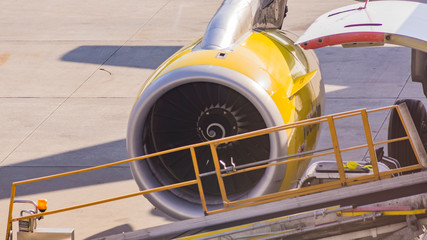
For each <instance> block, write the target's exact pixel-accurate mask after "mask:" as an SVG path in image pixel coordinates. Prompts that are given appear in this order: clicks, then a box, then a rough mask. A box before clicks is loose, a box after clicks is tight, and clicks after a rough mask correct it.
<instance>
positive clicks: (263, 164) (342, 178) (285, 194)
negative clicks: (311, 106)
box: [6, 106, 426, 240]
mask: <svg viewBox="0 0 427 240" xmlns="http://www.w3.org/2000/svg"><path fill="white" fill-rule="evenodd" d="M391 109H395V110H396V111H397V112H398V114H399V117H400V118H401V120H402V119H403V118H402V112H401V109H400V107H398V106H389V107H384V108H379V109H374V110H369V111H367V110H366V109H360V110H354V111H349V112H344V113H339V114H333V115H328V116H322V117H318V118H313V119H308V120H303V121H299V122H295V123H291V124H287V125H283V126H278V127H272V128H268V129H262V130H258V131H254V132H249V133H245V134H241V135H236V136H231V137H227V138H223V139H217V140H214V141H210V142H204V143H199V144H193V145H189V146H184V147H179V148H175V149H171V150H167V151H162V152H158V153H154V154H148V155H144V156H141V157H136V158H131V159H126V160H122V161H118V162H114V163H110V164H105V165H100V166H96V167H90V168H85V169H81V170H76V171H71V172H66V173H61V174H56V175H51V176H46V177H41V178H35V179H30V180H25V181H20V182H14V183H13V184H12V189H11V197H10V207H9V214H8V220H7V231H6V240H8V239H9V232H10V231H11V229H12V223H13V222H16V221H20V220H24V219H29V218H37V217H41V216H46V215H50V214H55V213H60V212H65V211H70V210H74V209H78V208H83V207H89V206H93V205H98V204H102V203H107V202H111V201H116V200H120V199H125V198H129V197H134V196H139V195H144V194H150V193H155V192H159V191H165V190H171V189H174V188H179V187H184V186H189V185H195V184H197V186H198V190H199V193H200V200H201V204H202V207H203V211H204V212H205V213H206V214H213V213H218V212H224V211H228V210H231V209H236V208H242V207H248V206H253V205H257V204H262V203H267V202H272V201H277V200H280V199H284V198H289V197H295V196H301V195H306V194H311V193H315V192H320V191H325V190H330V189H335V188H339V187H342V186H348V185H354V184H360V183H365V182H369V181H375V180H380V179H382V178H388V177H390V176H391V175H392V174H396V173H401V172H405V171H412V170H417V169H422V168H423V165H422V164H421V162H425V161H426V159H423V161H421V160H420V156H425V151H424V149H422V151H424V153H423V154H424V155H423V154H420V153H419V149H420V148H419V147H418V148H417V145H416V143H417V141H418V142H420V140H419V136H418V135H417V134H411V133H410V131H408V126H409V127H411V125H410V124H408V123H407V122H405V121H403V120H402V125H403V127H404V128H405V131H406V136H405V137H401V138H397V139H390V140H386V141H380V142H374V141H373V139H372V135H371V129H370V125H369V121H368V114H369V113H373V112H379V111H385V110H391ZM406 111H407V110H406ZM406 114H407V113H406ZM353 116H361V118H362V123H363V128H364V133H365V137H366V144H364V145H360V146H353V147H349V148H343V149H342V148H340V145H339V141H338V136H337V131H336V128H335V121H336V120H338V119H343V118H348V117H353ZM320 123H327V124H328V126H329V130H330V135H331V141H332V145H333V146H332V148H330V149H324V150H321V151H311V152H303V153H300V154H295V155H289V156H284V157H282V158H280V159H270V160H266V161H260V162H259V163H252V164H247V165H248V166H246V167H244V168H242V167H241V166H240V167H239V166H237V167H236V168H234V169H233V171H226V170H224V169H221V167H220V163H219V159H218V155H217V150H216V148H217V146H218V145H220V144H223V143H227V142H232V141H237V140H241V139H246V138H251V137H256V136H260V135H265V134H270V133H274V132H279V131H284V130H289V129H294V128H296V127H304V126H308V125H313V124H320ZM412 128H413V123H412ZM417 138H418V139H417ZM405 140H408V141H409V142H410V144H411V146H412V148H413V149H414V152H415V156H416V157H417V160H418V164H415V165H411V166H406V167H402V168H399V169H391V170H389V171H384V172H379V168H378V162H377V157H376V153H375V149H374V147H375V146H377V145H382V144H387V143H391V142H397V141H405ZM414 142H415V143H414ZM207 145H209V147H210V149H211V151H212V157H213V162H214V165H215V173H212V174H216V176H217V178H218V184H219V188H220V193H221V197H222V200H223V203H224V208H222V209H217V210H212V211H208V208H207V206H206V201H205V195H204V192H203V186H202V181H201V178H202V177H204V176H206V173H202V174H201V173H199V167H198V164H197V158H196V153H195V148H197V147H201V146H207ZM362 148H368V152H369V156H370V159H371V165H372V174H368V175H364V176H359V177H353V178H346V175H345V169H344V166H343V160H342V156H341V153H343V152H347V151H351V150H356V149H362ZM417 149H418V150H417ZM185 150H187V151H190V153H191V158H192V161H193V165H194V173H195V176H196V177H195V179H194V180H190V181H185V182H180V183H176V184H171V185H167V186H162V187H158V188H153V189H147V190H144V191H139V192H135V193H132V194H127V195H122V196H118V197H113V198H108V199H104V200H100V201H96V202H90V203H85V204H80V205H76V206H71V207H66V208H61V209H56V210H49V211H46V212H43V213H37V214H34V215H27V216H23V217H16V218H14V217H13V216H12V215H13V207H14V201H15V193H16V188H17V186H19V185H22V184H27V183H32V182H39V181H44V180H49V179H53V178H59V177H64V176H69V175H73V174H78V173H84V172H89V171H94V170H98V169H103V168H107V167H112V166H116V165H120V164H124V163H129V162H132V161H140V160H144V159H148V158H153V157H156V156H160V155H164V154H168V153H172V152H177V151H185ZM322 151H323V152H322ZM325 151H326V152H325ZM317 152H322V153H317ZM327 155H334V156H335V159H336V162H337V168H338V173H339V180H338V181H333V182H328V183H322V184H319V185H314V186H309V187H304V188H300V189H291V190H287V191H282V192H277V193H273V194H268V195H265V196H259V197H254V198H249V199H244V200H237V201H230V200H228V198H227V193H226V187H225V185H224V181H223V178H224V177H227V176H231V175H235V174H239V173H244V172H248V171H254V170H258V169H262V168H267V167H271V166H277V165H283V164H288V163H291V162H297V161H303V160H308V159H312V158H316V157H323V156H327Z"/></svg>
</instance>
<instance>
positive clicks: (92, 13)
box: [0, 0, 426, 239]
mask: <svg viewBox="0 0 427 240" xmlns="http://www.w3.org/2000/svg"><path fill="white" fill-rule="evenodd" d="M221 2H222V1H221V0H139V1H136V0H125V1H113V0H103V1H99V0H90V1H82V0H65V1H56V0H40V1H28V0H27V1H25V0H19V1H10V0H8V1H1V2H0V29H1V34H0V86H1V87H0V112H1V114H0V123H1V124H0V136H1V137H0V217H1V219H0V239H2V238H3V239H4V237H5V235H4V234H5V233H4V230H5V229H6V219H7V211H8V205H9V197H10V187H11V183H12V182H14V181H19V180H24V179H29V178H34V177H40V176H45V175H49V174H54V173H60V172H65V171H70V170H75V169H81V168H84V167H88V166H95V165H99V164H104V163H110V162H114V161H118V160H122V159H125V158H127V153H126V148H125V137H126V125H127V120H128V114H129V112H130V110H131V107H132V104H133V102H134V100H135V96H136V94H137V92H138V90H139V88H140V87H141V86H142V84H143V83H144V81H145V80H146V79H147V78H148V76H149V75H150V74H151V73H152V72H153V70H154V69H155V68H156V67H157V66H158V65H159V64H160V63H161V62H163V61H164V60H165V59H166V58H167V57H169V56H170V55H171V54H173V53H174V52H175V51H177V50H178V49H179V48H180V47H182V46H184V45H186V44H189V43H191V42H192V41H194V40H196V39H198V38H199V37H201V36H202V35H203V32H204V30H205V28H206V26H207V24H208V22H209V20H210V18H211V17H212V15H213V14H214V13H215V11H216V9H217V8H218V7H219V6H220V4H221ZM357 2H360V1H354V0H325V1H319V0H289V9H290V12H289V13H288V17H287V19H286V20H285V24H284V28H285V29H286V30H290V31H293V32H296V33H298V34H301V33H302V32H303V31H304V30H305V29H306V28H307V27H308V26H309V25H310V24H311V23H312V22H313V21H314V20H315V19H316V17H317V16H319V15H320V14H322V13H324V12H326V11H329V10H332V9H334V8H337V7H340V6H345V5H348V4H353V3H357ZM316 53H317V54H318V57H319V60H320V62H321V67H322V71H323V72H322V73H323V78H324V80H325V83H326V84H327V86H326V89H327V98H326V103H327V108H326V113H327V114H329V113H336V112H341V111H348V110H352V109H357V108H368V109H372V108H377V107H382V106H387V105H391V104H393V102H394V101H395V100H396V99H398V98H418V99H422V100H423V101H424V102H426V101H425V97H424V95H423V93H422V89H421V86H420V84H419V83H412V82H411V81H410V51H409V50H408V49H405V48H401V47H396V46H387V47H384V48H379V47H374V48H367V49H343V48H340V47H330V48H325V49H320V50H317V51H316ZM386 118H387V114H379V115H376V116H375V117H373V118H372V119H370V120H371V125H372V126H371V127H372V128H373V132H374V134H375V136H376V137H377V138H381V137H384V136H385V132H386V127H387V126H386V125H387V119H386ZM342 127H343V128H344V129H345V130H343V132H342V133H341V135H340V137H342V138H346V139H349V140H350V141H353V139H357V138H355V137H354V136H359V135H358V134H359V133H358V132H357V131H358V130H357V129H356V126H353V125H348V124H342ZM322 137H323V138H324V137H325V136H322ZM364 154H365V153H360V154H357V155H352V156H351V157H355V156H356V157H363V156H364ZM137 190H138V189H137V186H136V184H135V183H134V181H133V180H132V176H131V174H130V171H129V169H128V166H127V165H123V166H118V167H114V168H111V169H107V170H99V171H96V172H94V173H91V174H81V175H78V176H76V177H65V178H62V179H57V180H55V181H54V180H49V181H47V182H43V183H37V184H29V185H25V186H20V187H19V188H18V191H17V195H18V197H19V199H31V200H36V199H38V198H47V199H48V200H49V203H48V204H49V207H50V208H51V209H56V208H58V207H65V206H70V205H75V204H80V203H85V202H89V201H94V200H99V199H102V198H106V197H114V196H117V195H120V194H127V193H133V192H135V191H137ZM17 207H19V206H18V205H17ZM25 207H27V206H25ZM15 214H19V213H18V212H17V211H15ZM171 221H174V220H173V219H171V218H169V217H167V216H165V215H164V214H163V213H161V212H160V211H159V210H156V209H154V208H153V207H152V206H151V204H150V203H149V202H148V201H146V200H145V199H144V198H143V197H136V198H131V199H128V200H122V201H119V202H115V203H109V204H105V205H100V206H95V207H91V208H85V209H80V210H75V211H70V212H67V213H61V214H56V215H52V216H47V217H46V218H45V219H44V220H42V221H41V222H40V224H39V226H40V227H73V228H75V230H76V239H90V238H91V237H95V236H96V237H100V236H103V235H108V234H116V233H121V232H124V231H131V230H136V229H141V228H146V227H151V226H156V225H160V224H164V223H169V222H171ZM14 227H15V229H16V227H17V226H16V225H15V226H14Z"/></svg>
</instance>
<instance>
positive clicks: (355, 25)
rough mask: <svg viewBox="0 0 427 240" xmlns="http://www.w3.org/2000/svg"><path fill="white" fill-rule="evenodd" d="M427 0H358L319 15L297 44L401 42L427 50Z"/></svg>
mask: <svg viewBox="0 0 427 240" xmlns="http://www.w3.org/2000/svg"><path fill="white" fill-rule="evenodd" d="M426 26H427V4H423V3H418V2H408V1H379V2H368V3H367V4H366V3H359V4H355V5H350V6H346V7H343V8H339V9H335V10H333V11H331V12H328V13H326V14H324V15H322V16H320V17H319V18H318V19H317V20H316V21H315V22H314V23H313V24H312V25H311V26H310V27H309V28H308V29H307V31H306V32H305V33H304V34H303V35H302V36H301V37H300V38H299V39H298V40H297V42H296V44H299V45H301V47H303V48H305V49H315V48H321V47H325V46H332V45H337V44H342V45H343V46H344V47H358V46H369V45H383V44H384V43H390V44H396V45H402V46H406V47H410V48H413V49H417V50H421V51H424V52H427V27H426Z"/></svg>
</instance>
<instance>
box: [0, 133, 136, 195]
mask: <svg viewBox="0 0 427 240" xmlns="http://www.w3.org/2000/svg"><path fill="white" fill-rule="evenodd" d="M127 158H128V155H127V152H126V140H124V139H122V140H118V141H113V142H109V143H105V144H100V145H95V146H92V147H87V148H82V149H78V150H73V151H69V152H65V153H61V154H55V155H51V156H47V157H43V158H37V159H33V160H29V161H25V162H21V163H16V164H10V165H4V166H1V167H0V177H1V181H0V186H1V187H0V199H4V198H9V197H10V189H11V186H12V183H13V182H17V181H22V180H27V179H33V178H38V177H44V176H48V175H53V174H58V173H64V172H68V171H74V170H78V169H83V168H87V167H92V166H97V165H101V164H108V163H112V162H116V161H120V160H124V159H127ZM76 176H77V175H74V176H73V175H72V176H66V177H61V178H57V179H54V180H48V181H41V182H36V183H30V184H23V185H19V186H18V188H17V192H16V196H18V197H19V196H23V195H28V194H36V193H43V192H51V191H57V190H64V189H71V188H79V187H84V186H90V185H96V184H103V183H111V182H118V181H125V180H130V179H132V174H131V172H130V170H129V166H128V164H122V165H118V166H114V167H109V168H105V169H100V170H96V171H91V172H88V173H80V174H79V175H78V176H77V177H76ZM55 180H56V181H55Z"/></svg>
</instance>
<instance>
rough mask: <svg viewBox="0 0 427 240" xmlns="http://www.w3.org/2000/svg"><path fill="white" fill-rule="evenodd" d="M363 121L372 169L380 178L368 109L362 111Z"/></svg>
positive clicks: (376, 177)
mask: <svg viewBox="0 0 427 240" xmlns="http://www.w3.org/2000/svg"><path fill="white" fill-rule="evenodd" d="M360 114H361V116H362V121H363V129H364V130H365V137H366V143H367V144H368V150H369V156H370V158H371V165H372V170H373V172H374V176H375V179H378V180H379V179H380V171H379V170H378V159H377V154H376V153H375V147H374V142H373V140H372V133H371V126H370V125H369V120H368V114H367V112H366V109H363V110H361V112H360Z"/></svg>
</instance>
